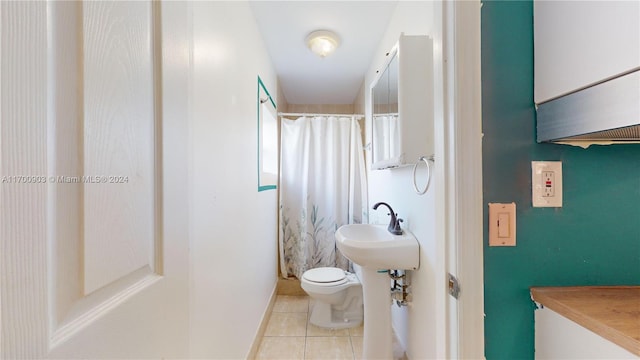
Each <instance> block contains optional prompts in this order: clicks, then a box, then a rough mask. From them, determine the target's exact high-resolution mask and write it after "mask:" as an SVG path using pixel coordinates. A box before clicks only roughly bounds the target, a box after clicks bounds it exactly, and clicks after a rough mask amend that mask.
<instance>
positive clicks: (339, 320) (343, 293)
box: [300, 267, 364, 329]
mask: <svg viewBox="0 0 640 360" xmlns="http://www.w3.org/2000/svg"><path fill="white" fill-rule="evenodd" d="M300 284H301V286H302V289H303V290H304V291H305V292H306V293H307V294H308V295H309V297H311V298H312V299H314V300H315V302H314V305H313V308H312V309H311V317H310V318H309V321H310V322H311V323H312V324H314V325H316V326H319V327H323V328H333V329H344V328H350V327H355V326H359V325H360V324H362V318H363V316H364V312H363V306H362V284H361V283H360V280H359V279H358V276H356V274H354V273H350V272H348V271H345V270H342V269H339V268H335V267H320V268H315V269H311V270H307V271H305V272H304V274H302V279H300Z"/></svg>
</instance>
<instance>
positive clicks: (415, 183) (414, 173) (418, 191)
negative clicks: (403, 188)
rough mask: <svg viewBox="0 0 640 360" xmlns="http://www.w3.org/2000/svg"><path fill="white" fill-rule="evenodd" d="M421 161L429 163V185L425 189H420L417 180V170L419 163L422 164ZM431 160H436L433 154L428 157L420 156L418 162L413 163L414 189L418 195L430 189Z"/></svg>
mask: <svg viewBox="0 0 640 360" xmlns="http://www.w3.org/2000/svg"><path fill="white" fill-rule="evenodd" d="M421 161H423V162H424V163H425V164H427V186H425V187H424V190H420V189H419V188H418V184H417V182H416V170H417V169H418V164H420V162H421ZM429 161H434V157H433V155H431V156H430V157H429V158H427V157H426V156H420V158H419V159H418V161H417V162H416V164H415V165H413V189H414V190H415V191H416V193H417V194H418V195H424V194H425V193H426V192H427V190H429V185H430V184H431V164H430V163H429Z"/></svg>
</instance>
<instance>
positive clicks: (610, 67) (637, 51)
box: [534, 1, 640, 104]
mask: <svg viewBox="0 0 640 360" xmlns="http://www.w3.org/2000/svg"><path fill="white" fill-rule="evenodd" d="M534 43H535V95H534V98H535V102H536V104H540V103H543V102H546V101H548V100H552V99H554V98H557V97H559V96H563V95H566V94H568V93H571V92H574V91H576V90H580V89H583V88H585V87H588V86H591V85H594V84H597V83H599V82H602V81H605V80H608V79H611V78H614V77H616V76H619V75H621V74H625V73H628V72H630V71H633V70H638V69H640V1H535V2H534Z"/></svg>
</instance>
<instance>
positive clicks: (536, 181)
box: [531, 161, 562, 207]
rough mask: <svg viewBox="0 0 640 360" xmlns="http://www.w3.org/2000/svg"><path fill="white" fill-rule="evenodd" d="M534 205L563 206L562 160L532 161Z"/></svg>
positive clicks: (532, 198) (532, 196)
mask: <svg viewBox="0 0 640 360" xmlns="http://www.w3.org/2000/svg"><path fill="white" fill-rule="evenodd" d="M531 202H532V203H533V207H562V162H561V161H532V162H531Z"/></svg>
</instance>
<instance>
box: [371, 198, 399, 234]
mask: <svg viewBox="0 0 640 360" xmlns="http://www.w3.org/2000/svg"><path fill="white" fill-rule="evenodd" d="M380 205H384V206H386V207H387V208H388V209H389V215H391V221H390V222H389V226H388V227H387V230H389V232H390V233H392V234H393V235H402V229H401V228H400V223H401V222H402V221H403V220H402V219H400V218H398V217H397V216H398V214H396V213H395V212H393V209H392V208H391V206H390V205H389V204H387V203H386V202H379V203H377V204H375V205H373V210H377V209H378V206H380Z"/></svg>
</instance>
